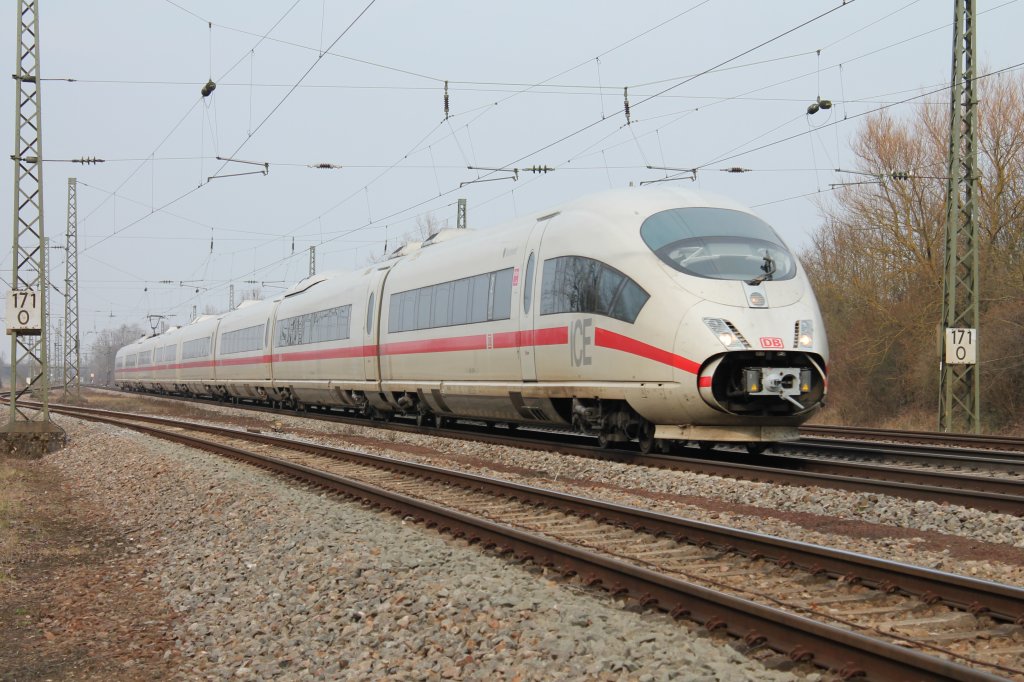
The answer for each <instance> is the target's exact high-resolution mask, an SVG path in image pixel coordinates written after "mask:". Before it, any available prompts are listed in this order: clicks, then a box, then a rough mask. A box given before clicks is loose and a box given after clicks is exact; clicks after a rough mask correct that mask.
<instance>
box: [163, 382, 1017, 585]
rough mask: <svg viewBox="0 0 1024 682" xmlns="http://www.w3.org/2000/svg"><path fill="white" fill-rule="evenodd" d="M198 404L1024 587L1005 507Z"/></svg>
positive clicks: (277, 425) (343, 440) (309, 432)
mask: <svg viewBox="0 0 1024 682" xmlns="http://www.w3.org/2000/svg"><path fill="white" fill-rule="evenodd" d="M149 400H153V401H154V402H155V401H157V399H149ZM159 402H161V403H164V404H166V402H167V401H159ZM201 405H202V409H203V410H214V411H217V412H221V413H224V414H226V415H228V416H231V417H234V418H241V419H245V420H247V421H252V422H258V423H260V424H262V425H263V428H265V429H267V430H268V431H270V430H272V431H277V432H279V435H282V436H289V435H292V436H296V437H301V438H302V439H305V440H313V441H316V442H320V443H324V444H328V445H334V446H343V447H344V446H353V447H355V448H356V449H360V450H364V451H368V452H373V453H375V454H382V455H387V456H391V457H397V458H400V459H406V460H411V461H417V462H425V463H429V464H434V465H436V466H446V467H451V468H456V469H459V470H464V471H469V472H473V473H479V474H483V475H491V476H499V477H501V478H505V479H508V480H513V481H517V482H522V483H528V484H531V485H538V484H541V485H545V486H546V487H549V488H552V489H557V490H562V491H565V492H571V493H576V494H586V495H589V496H592V497H597V498H600V499H604V500H609V501H613V502H618V503H622V504H629V505H633V506H637V507H643V508H646V509H652V510H656V511H661V512H665V513H669V514H676V515H679V516H685V517H687V518H693V519H697V520H701V521H707V522H711V523H720V524H723V525H728V526H733V527H737V528H743V529H747V530H751V531H755V532H760V533H769V534H772V535H776V536H779V537H784V538H789V539H794V540H801V541H804V542H812V543H816V544H821V545H828V546H831V547H836V548H839V549H845V550H848V551H853V552H860V553H864V554H869V555H872V556H879V557H883V558H896V559H898V560H899V561H903V562H908V563H914V564H917V565H920V566H926V567H929V568H936V569H939V570H944V571H950V572H955V573H962V574H964V575H969V576H974V577H979V578H984V579H987V580H994V581H998V582H1003V583H1007V584H1014V585H1019V586H1024V551H1021V550H1022V549H1024V518H1021V517H1017V516H1012V515H1008V514H997V513H990V512H986V511H981V510H977V509H970V508H966V507H961V506H957V505H948V504H941V503H937V502H930V501H912V500H907V499H903V498H899V497H891V496H887V495H879V494H875V493H862V492H845V491H841V490H833V489H826V488H818V487H795V486H783V485H777V484H773V483H760V482H755V481H740V480H736V479H730V478H721V477H716V476H708V475H705V474H696V473H689V472H684V471H669V470H660V469H650V468H645V467H639V466H634V465H629V464H620V463H615V462H604V461H599V460H592V459H587V458H583V457H574V456H566V455H561V454H554V453H545V452H538V451H535V450H527V449H522V448H514V447H506V446H495V445H490V444H485V443H477V442H473V441H462V440H453V439H448V438H439V437H434V436H421V435H417V434H406V433H399V432H395V431H389V430H386V429H379V428H374V427H371V426H361V425H347V424H336V423H330V422H324V421H318V420H315V419H306V418H302V417H292V416H289V415H275V414H270V413H263V412H255V411H250V410H239V409H237V408H231V407H222V406H219V405H215V404H209V403H202V404H201ZM200 421H201V420H200ZM947 545H948V546H947ZM954 545H956V547H954Z"/></svg>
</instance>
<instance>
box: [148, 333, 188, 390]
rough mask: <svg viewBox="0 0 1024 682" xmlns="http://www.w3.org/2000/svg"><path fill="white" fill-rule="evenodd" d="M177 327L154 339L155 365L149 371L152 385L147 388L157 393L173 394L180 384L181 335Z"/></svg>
mask: <svg viewBox="0 0 1024 682" xmlns="http://www.w3.org/2000/svg"><path fill="white" fill-rule="evenodd" d="M177 331H178V328H177V327H171V328H170V329H168V330H167V331H165V332H163V333H162V334H160V335H159V336H154V337H152V341H153V365H152V369H151V370H149V371H148V373H147V374H148V377H149V379H150V383H149V385H148V386H147V388H148V389H149V390H151V391H156V392H157V393H171V392H173V391H174V390H175V387H176V385H177V383H178V380H177V373H178V371H177V366H178V352H179V345H180V340H181V338H180V335H179V334H177V333H176V332H177Z"/></svg>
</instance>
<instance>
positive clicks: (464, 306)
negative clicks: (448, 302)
mask: <svg viewBox="0 0 1024 682" xmlns="http://www.w3.org/2000/svg"><path fill="white" fill-rule="evenodd" d="M470 284H472V282H471V281H470V280H469V279H468V278H467V279H460V280H457V281H456V282H455V283H454V284H453V286H452V314H451V321H452V324H466V323H467V322H469V297H470V289H471V287H470Z"/></svg>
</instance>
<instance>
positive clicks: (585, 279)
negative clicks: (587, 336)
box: [540, 256, 650, 324]
mask: <svg viewBox="0 0 1024 682" xmlns="http://www.w3.org/2000/svg"><path fill="white" fill-rule="evenodd" d="M648 298H650V296H649V295H648V294H647V292H646V291H644V290H643V289H642V288H640V286H639V285H638V284H637V283H636V282H634V281H633V280H631V279H629V278H628V277H626V276H625V275H623V274H622V273H621V272H619V271H618V270H616V269H615V268H613V267H611V266H609V265H605V264H604V263H601V262H598V261H596V260H593V259H590V258H583V257H581V256H561V257H558V258H549V259H547V260H546V261H544V272H543V283H542V286H541V303H540V314H541V315H552V314H555V313H576V312H579V313H597V314H599V315H608V316H609V317H614V318H615V319H618V320H622V321H623V322H629V323H630V324H632V323H633V322H634V321H635V320H636V317H637V315H639V314H640V309H641V308H643V306H644V304H645V303H646V302H647V299H648Z"/></svg>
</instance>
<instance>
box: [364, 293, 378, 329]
mask: <svg viewBox="0 0 1024 682" xmlns="http://www.w3.org/2000/svg"><path fill="white" fill-rule="evenodd" d="M376 298H377V292H376V291H371V292H370V300H369V302H367V304H366V333H367V334H372V333H373V304H374V303H375V302H376Z"/></svg>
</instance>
